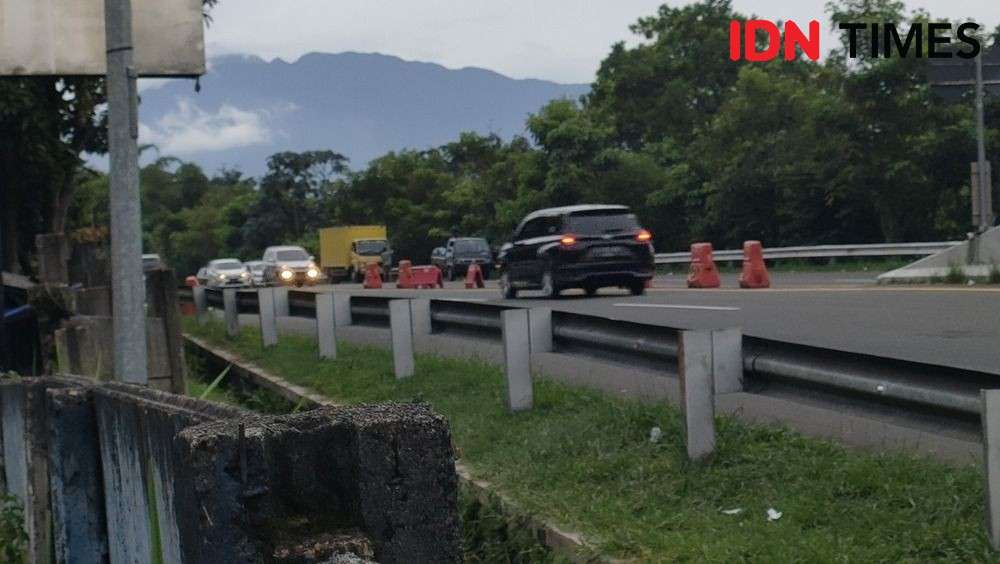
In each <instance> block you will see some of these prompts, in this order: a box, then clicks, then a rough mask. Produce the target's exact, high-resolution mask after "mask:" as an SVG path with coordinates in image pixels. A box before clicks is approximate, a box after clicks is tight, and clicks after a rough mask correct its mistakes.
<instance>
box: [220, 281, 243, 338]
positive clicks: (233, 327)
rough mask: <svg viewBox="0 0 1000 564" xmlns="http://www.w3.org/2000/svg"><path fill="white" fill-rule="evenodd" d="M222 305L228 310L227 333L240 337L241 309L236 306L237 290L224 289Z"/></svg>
mask: <svg viewBox="0 0 1000 564" xmlns="http://www.w3.org/2000/svg"><path fill="white" fill-rule="evenodd" d="M222 305H223V307H224V308H225V312H226V334H227V335H229V336H230V337H238V336H239V334H240V311H239V309H238V308H237V306H236V290H223V291H222Z"/></svg>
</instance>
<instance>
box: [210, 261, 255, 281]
mask: <svg viewBox="0 0 1000 564" xmlns="http://www.w3.org/2000/svg"><path fill="white" fill-rule="evenodd" d="M205 285H206V286H208V287H209V288H247V287H249V286H250V271H249V270H247V267H246V266H244V264H243V263H242V262H240V260H239V259H234V258H224V259H215V260H213V261H210V262H209V263H208V264H207V265H205Z"/></svg>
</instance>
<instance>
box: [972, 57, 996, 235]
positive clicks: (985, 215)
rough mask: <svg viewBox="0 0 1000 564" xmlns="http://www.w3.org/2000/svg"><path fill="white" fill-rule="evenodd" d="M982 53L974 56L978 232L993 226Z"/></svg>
mask: <svg viewBox="0 0 1000 564" xmlns="http://www.w3.org/2000/svg"><path fill="white" fill-rule="evenodd" d="M984 96H985V94H984V92H983V53H980V54H979V56H978V57H976V150H977V151H978V160H979V232H980V233H982V232H984V231H986V230H988V229H989V228H990V227H992V226H993V210H992V209H990V207H991V206H990V204H989V202H990V200H991V198H990V191H991V190H992V189H993V187H992V186H991V185H990V174H988V172H989V171H988V169H987V167H986V123H985V117H984V115H983V114H984V108H983V106H984V102H983V97H984Z"/></svg>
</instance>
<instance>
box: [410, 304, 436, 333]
mask: <svg viewBox="0 0 1000 564" xmlns="http://www.w3.org/2000/svg"><path fill="white" fill-rule="evenodd" d="M410 314H411V315H412V316H413V334H414V335H430V334H431V330H432V326H431V301H430V300H428V299H423V298H420V299H414V300H410Z"/></svg>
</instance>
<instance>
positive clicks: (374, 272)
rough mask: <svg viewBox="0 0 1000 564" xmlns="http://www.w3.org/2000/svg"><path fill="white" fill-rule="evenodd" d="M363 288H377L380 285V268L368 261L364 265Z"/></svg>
mask: <svg viewBox="0 0 1000 564" xmlns="http://www.w3.org/2000/svg"><path fill="white" fill-rule="evenodd" d="M364 287H365V288H367V289H369V290H378V289H379V288H381V287H382V270H381V268H379V265H377V264H375V263H370V264H369V265H368V266H367V267H365V286H364Z"/></svg>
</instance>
